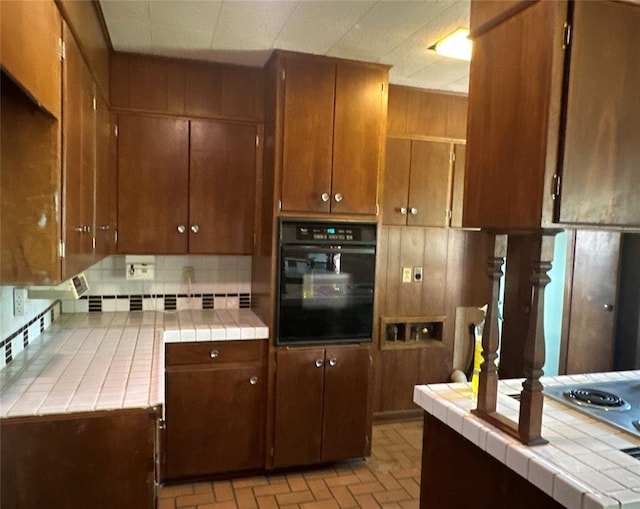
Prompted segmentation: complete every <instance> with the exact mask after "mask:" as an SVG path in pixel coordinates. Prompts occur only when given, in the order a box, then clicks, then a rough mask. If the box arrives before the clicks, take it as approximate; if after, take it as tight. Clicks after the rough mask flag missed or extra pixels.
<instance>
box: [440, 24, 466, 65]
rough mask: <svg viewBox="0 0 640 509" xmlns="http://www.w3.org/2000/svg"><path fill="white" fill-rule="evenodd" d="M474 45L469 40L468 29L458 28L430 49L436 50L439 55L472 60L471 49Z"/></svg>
mask: <svg viewBox="0 0 640 509" xmlns="http://www.w3.org/2000/svg"><path fill="white" fill-rule="evenodd" d="M472 46H473V43H472V42H471V39H469V29H468V28H458V29H457V30H455V31H454V32H452V33H450V34H449V35H447V36H446V37H444V38H443V39H440V40H439V41H438V42H436V43H435V44H434V45H433V46H429V49H432V50H435V52H436V53H437V54H438V55H442V56H445V57H450V58H457V59H460V60H467V61H468V60H471V47H472Z"/></svg>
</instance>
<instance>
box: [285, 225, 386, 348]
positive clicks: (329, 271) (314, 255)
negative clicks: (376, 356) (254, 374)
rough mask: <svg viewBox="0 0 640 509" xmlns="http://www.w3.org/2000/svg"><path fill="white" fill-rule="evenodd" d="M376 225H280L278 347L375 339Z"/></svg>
mask: <svg viewBox="0 0 640 509" xmlns="http://www.w3.org/2000/svg"><path fill="white" fill-rule="evenodd" d="M375 260H376V225H375V224H370V223H333V222H331V223H329V222H319V221H316V222H307V221H291V220H282V221H281V222H280V245H279V271H278V293H277V331H276V344H278V345H291V344H320V343H348V342H355V341H371V336H372V333H373V296H374V286H375Z"/></svg>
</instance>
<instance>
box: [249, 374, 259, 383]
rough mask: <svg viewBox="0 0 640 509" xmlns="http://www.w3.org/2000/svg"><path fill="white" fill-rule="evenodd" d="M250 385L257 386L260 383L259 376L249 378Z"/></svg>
mask: <svg viewBox="0 0 640 509" xmlns="http://www.w3.org/2000/svg"><path fill="white" fill-rule="evenodd" d="M249 383H250V384H251V385H255V384H257V383H258V377H257V376H252V377H251V378H249Z"/></svg>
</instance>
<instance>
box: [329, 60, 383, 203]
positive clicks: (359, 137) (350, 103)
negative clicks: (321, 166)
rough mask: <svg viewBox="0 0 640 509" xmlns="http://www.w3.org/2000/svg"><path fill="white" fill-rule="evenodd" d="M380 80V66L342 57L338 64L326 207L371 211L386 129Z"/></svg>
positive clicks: (376, 187) (376, 200) (381, 77)
mask: <svg viewBox="0 0 640 509" xmlns="http://www.w3.org/2000/svg"><path fill="white" fill-rule="evenodd" d="M384 83H385V78H384V72H383V71H382V70H381V69H379V68H374V67H369V66H366V65H356V64H349V63H342V62H340V63H339V64H338V66H337V75H336V105H335V126H334V132H333V173H332V183H331V194H332V200H331V212H336V213H345V214H375V213H376V204H377V203H378V194H377V192H378V170H379V165H380V152H381V150H382V143H383V140H384V133H385V131H384V130H385V128H386V122H385V119H386V114H385V112H384V105H385V102H384V101H383V93H384V92H383V86H384ZM340 195H341V196H342V198H341V199H340V198H339V196H340Z"/></svg>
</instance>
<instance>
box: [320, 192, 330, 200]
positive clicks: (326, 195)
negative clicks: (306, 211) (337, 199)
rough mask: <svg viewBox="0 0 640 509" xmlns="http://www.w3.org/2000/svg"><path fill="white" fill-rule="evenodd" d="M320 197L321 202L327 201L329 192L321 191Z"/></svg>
mask: <svg viewBox="0 0 640 509" xmlns="http://www.w3.org/2000/svg"><path fill="white" fill-rule="evenodd" d="M320 198H322V201H323V202H328V201H329V193H322V195H321V196H320Z"/></svg>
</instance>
